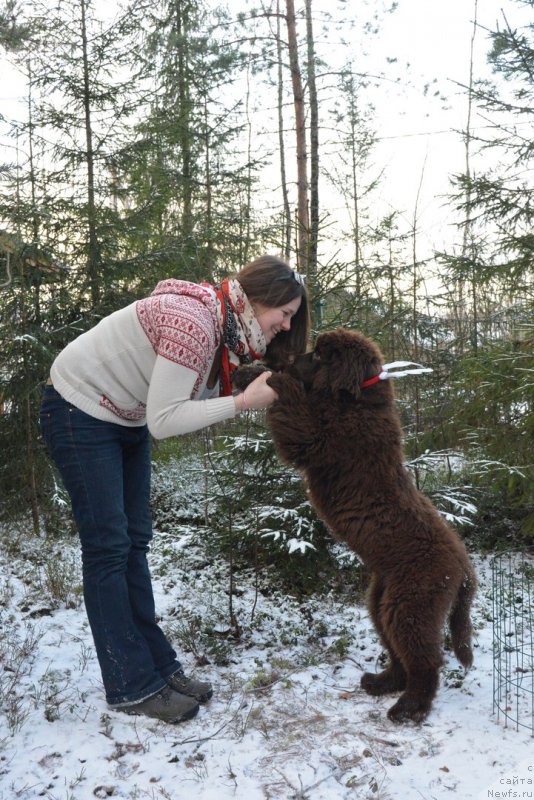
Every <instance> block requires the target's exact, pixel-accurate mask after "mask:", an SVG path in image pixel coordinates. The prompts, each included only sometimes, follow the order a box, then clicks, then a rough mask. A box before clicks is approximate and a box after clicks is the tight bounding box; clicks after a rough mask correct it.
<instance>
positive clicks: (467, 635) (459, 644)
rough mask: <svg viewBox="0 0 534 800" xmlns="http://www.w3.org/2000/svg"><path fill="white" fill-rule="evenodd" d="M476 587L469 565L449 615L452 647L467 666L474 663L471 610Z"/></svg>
mask: <svg viewBox="0 0 534 800" xmlns="http://www.w3.org/2000/svg"><path fill="white" fill-rule="evenodd" d="M476 588H477V579H476V577H475V573H474V571H473V569H472V568H471V566H470V565H468V567H467V569H466V570H465V573H464V579H463V581H462V582H461V584H460V588H459V589H458V594H457V595H456V600H455V601H454V605H453V607H452V609H451V613H450V616H449V626H450V630H451V641H452V649H453V650H454V653H455V655H456V658H457V659H458V661H459V662H460V664H462V666H464V667H466V668H467V667H470V666H471V664H472V663H473V650H472V649H471V634H472V631H473V628H472V626H471V617H470V613H469V612H470V609H471V603H472V601H473V597H474V594H475V591H476Z"/></svg>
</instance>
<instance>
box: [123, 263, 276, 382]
mask: <svg viewBox="0 0 534 800" xmlns="http://www.w3.org/2000/svg"><path fill="white" fill-rule="evenodd" d="M199 301H200V302H201V303H202V304H203V306H204V308H203V309H202V306H201V307H200V308H199ZM136 310H137V317H138V319H139V322H140V323H141V325H142V327H143V330H144V332H145V334H146V335H147V337H148V339H149V340H150V343H151V344H152V347H153V348H154V351H155V352H156V353H158V355H162V356H164V357H165V358H167V359H168V360H169V361H173V362H174V363H176V364H180V365H181V366H184V367H187V368H188V369H192V370H194V371H195V372H196V373H197V375H198V378H197V380H196V382H195V386H194V388H193V393H192V397H195V396H196V395H197V393H198V391H199V389H200V387H201V386H202V384H203V383H204V380H205V378H206V373H207V371H208V368H209V367H210V365H211V364H212V362H213V358H214V357H216V353H217V348H218V346H219V344H220V343H221V334H222V343H223V345H224V347H223V348H222V364H221V374H220V384H221V387H220V394H221V396H227V395H231V394H232V384H231V374H232V372H233V371H234V370H235V369H236V368H237V367H238V366H239V365H240V364H250V363H251V361H255V360H256V359H259V358H261V357H262V356H263V355H264V353H265V350H266V348H267V345H266V342H265V337H264V335H263V332H262V330H261V327H260V325H259V323H258V320H257V319H256V316H255V314H254V311H253V309H252V306H251V304H250V302H249V300H248V298H247V296H246V294H245V293H244V291H243V288H242V286H241V284H240V283H239V282H238V281H236V280H224V281H222V283H221V284H218V285H217V286H210V284H209V283H202V284H200V285H198V284H195V283H189V282H188V281H180V280H175V279H174V278H168V279H167V280H164V281H161V282H160V283H158V285H157V286H156V288H155V289H154V291H153V292H152V294H151V295H150V297H146V298H144V299H143V300H139V301H138V302H137V303H136Z"/></svg>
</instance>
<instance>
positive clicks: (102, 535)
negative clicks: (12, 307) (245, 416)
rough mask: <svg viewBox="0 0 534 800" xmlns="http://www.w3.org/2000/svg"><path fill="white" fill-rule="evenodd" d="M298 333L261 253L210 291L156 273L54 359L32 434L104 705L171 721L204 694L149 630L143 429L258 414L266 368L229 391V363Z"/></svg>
mask: <svg viewBox="0 0 534 800" xmlns="http://www.w3.org/2000/svg"><path fill="white" fill-rule="evenodd" d="M307 336H308V302H307V294H306V290H305V288H304V285H303V282H302V279H301V278H300V276H299V275H298V274H297V273H295V272H293V271H292V270H291V269H290V267H289V266H288V265H287V264H286V263H285V262H284V261H282V260H280V259H278V258H275V257H271V256H262V257H261V258H258V259H256V260H255V261H252V262H251V263H250V264H248V265H247V266H246V267H244V268H243V269H242V270H241V272H239V273H238V274H237V275H236V276H235V277H234V278H232V279H229V280H225V281H223V282H222V283H221V284H220V285H218V286H215V287H211V286H210V285H209V284H200V285H196V284H193V283H188V282H185V281H177V280H173V279H170V280H166V281H162V282H161V283H160V284H158V286H157V287H156V289H155V291H154V292H153V293H152V294H151V295H150V297H147V298H145V299H143V300H139V301H137V302H135V303H132V304H131V305H129V306H127V307H126V308H123V309H121V310H120V311H116V312H114V313H113V314H111V315H110V316H109V317H106V318H105V319H103V320H101V322H99V324H98V325H96V326H95V327H94V328H92V329H91V330H89V331H87V332H86V333H84V334H82V335H81V336H79V337H78V338H77V339H75V340H74V341H73V342H71V343H70V344H69V345H68V346H67V347H66V348H65V349H64V350H63V351H62V352H61V353H60V354H59V356H58V357H57V358H56V360H55V361H54V363H53V365H52V368H51V370H50V379H49V381H48V384H47V386H46V389H45V393H44V398H43V403H42V407H41V418H40V421H41V430H42V434H43V438H44V439H45V442H46V444H47V447H48V450H49V453H50V455H51V457H52V458H53V460H54V461H55V463H56V465H57V467H58V470H59V472H60V474H61V477H62V479H63V482H64V484H65V487H66V489H67V491H68V492H69V495H70V498H71V501H72V509H73V513H74V517H75V520H76V524H77V527H78V530H79V534H80V540H81V548H82V564H83V587H84V600H85V606H86V611H87V616H88V618H89V623H90V625H91V631H92V634H93V639H94V642H95V647H96V652H97V656H98V660H99V664H100V668H101V672H102V678H103V683H104V689H105V692H106V699H107V702H108V704H109V706H110V707H112V708H116V709H121V710H124V711H126V712H128V713H133V714H145V715H147V716H149V717H155V718H157V719H162V720H165V721H167V722H173V723H174V722H181V721H182V720H185V719H190V718H191V717H193V716H194V715H195V714H196V713H197V711H198V707H199V706H198V704H199V702H205V701H207V700H208V699H209V698H210V697H211V695H212V693H213V692H212V688H211V686H210V685H209V684H208V683H204V682H201V681H197V680H194V679H192V678H188V677H186V676H185V675H184V673H183V671H182V668H181V665H180V662H179V661H178V660H177V656H176V653H175V651H174V650H173V649H172V647H171V645H170V644H169V642H168V641H167V639H166V638H165V636H164V634H163V632H162V630H161V629H160V628H159V626H158V625H157V624H156V619H155V607H154V598H153V593H152V586H151V580H150V573H149V570H148V565H147V558H146V554H147V552H148V549H149V542H150V539H151V538H152V525H151V515H150V505H149V503H150V437H149V433H150V434H152V435H153V436H154V437H155V438H157V439H163V438H166V437H168V436H176V435H179V434H182V433H187V432H189V431H194V430H198V429H200V428H203V427H205V426H208V425H211V424H213V423H214V422H219V421H222V420H225V419H230V418H232V417H235V416H236V414H238V413H241V412H242V411H245V410H247V409H262V408H267V407H268V406H269V405H270V404H271V403H272V402H273V400H274V399H275V398H276V395H275V393H274V391H273V390H272V389H271V388H270V387H269V386H268V385H267V383H266V379H267V377H268V376H269V374H270V373H269V372H265V373H263V374H262V375H260V376H259V377H258V378H257V379H256V380H254V381H253V382H252V383H251V384H250V385H249V386H248V387H247V389H246V391H245V392H243V393H241V394H238V395H235V396H233V395H232V388H231V373H232V371H233V369H235V368H236V367H237V366H239V365H240V364H247V363H250V362H251V361H253V360H255V359H263V360H264V361H265V363H267V364H268V365H269V366H273V365H275V366H276V367H281V366H283V365H284V364H285V363H287V362H288V361H289V360H290V359H291V358H292V357H293V356H294V355H296V354H298V353H300V352H304V350H305V348H306V341H307Z"/></svg>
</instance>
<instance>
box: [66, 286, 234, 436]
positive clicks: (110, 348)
mask: <svg viewBox="0 0 534 800" xmlns="http://www.w3.org/2000/svg"><path fill="white" fill-rule="evenodd" d="M215 309H216V306H215V293H214V292H213V290H212V289H211V288H209V287H200V286H197V285H196V284H191V283H186V282H185V281H175V280H169V281H163V282H162V283H160V284H158V286H157V288H156V290H155V291H154V293H153V294H152V295H151V296H150V297H148V298H145V299H144V300H139V301H137V302H135V303H132V304H131V305H129V306H126V308H123V309H121V310H120V311H116V312H114V313H113V314H110V315H109V316H108V317H106V318H105V319H103V320H101V322H99V323H98V325H96V326H95V327H94V328H92V329H91V330H89V331H87V332H86V333H83V334H82V335H81V336H79V337H78V338H77V339H75V340H74V341H73V342H71V343H70V344H69V345H67V347H66V348H65V349H64V350H63V351H62V352H61V353H60V354H59V356H58V357H57V358H56V360H55V361H54V363H53V365H52V368H51V370H50V377H51V379H52V383H53V384H54V388H55V389H56V390H57V391H58V392H59V394H60V395H61V396H62V397H63V398H64V399H65V400H67V401H68V402H69V403H72V404H73V405H74V406H76V407H77V408H79V409H80V410H82V411H85V413H87V414H90V415H91V416H92V417H96V418H97V419H101V420H105V421H108V422H115V423H118V424H119V425H127V426H140V425H144V424H145V423H147V424H148V427H149V429H150V432H151V433H152V435H153V436H154V437H155V438H156V439H164V438H166V437H168V436H175V435H178V434H182V433H188V432H189V431H194V430H198V429H199V428H204V427H206V426H208V425H212V424H213V423H214V422H220V421H221V420H224V419H229V418H231V417H234V416H235V414H236V408H235V404H234V399H233V397H218V393H219V386H218V383H216V386H215V387H214V389H213V390H211V391H209V390H208V389H207V388H206V384H207V380H208V376H209V373H210V370H211V367H212V365H213V360H214V357H215V353H216V351H217V347H218V345H219V339H220V333H219V326H218V323H217V316H216V310H215Z"/></svg>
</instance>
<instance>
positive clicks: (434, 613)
mask: <svg viewBox="0 0 534 800" xmlns="http://www.w3.org/2000/svg"><path fill="white" fill-rule="evenodd" d="M445 613H446V612H445V609H441V608H436V607H433V604H432V603H431V602H429V601H428V598H426V607H423V603H422V598H421V597H416V598H412V600H411V602H410V603H402V602H401V603H399V604H398V605H397V606H396V608H394V609H393V608H391V614H390V618H391V625H390V626H386V627H387V634H388V635H389V637H390V639H391V641H392V643H393V646H394V647H395V650H396V652H397V653H398V654H399V656H400V659H401V661H402V665H403V667H404V669H405V670H406V688H405V690H404V692H403V694H402V695H401V696H400V697H399V699H398V700H397V702H396V703H395V705H394V706H392V707H391V708H390V709H389V711H388V717H389V719H391V720H393V721H394V722H404V721H405V720H413V721H414V722H421V721H422V720H424V719H425V717H427V716H428V713H429V711H430V709H431V706H432V701H433V699H434V696H435V694H436V691H437V689H438V685H439V670H440V667H441V665H442V663H443V655H442V647H441V641H442V626H443V622H444V617H445Z"/></svg>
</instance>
